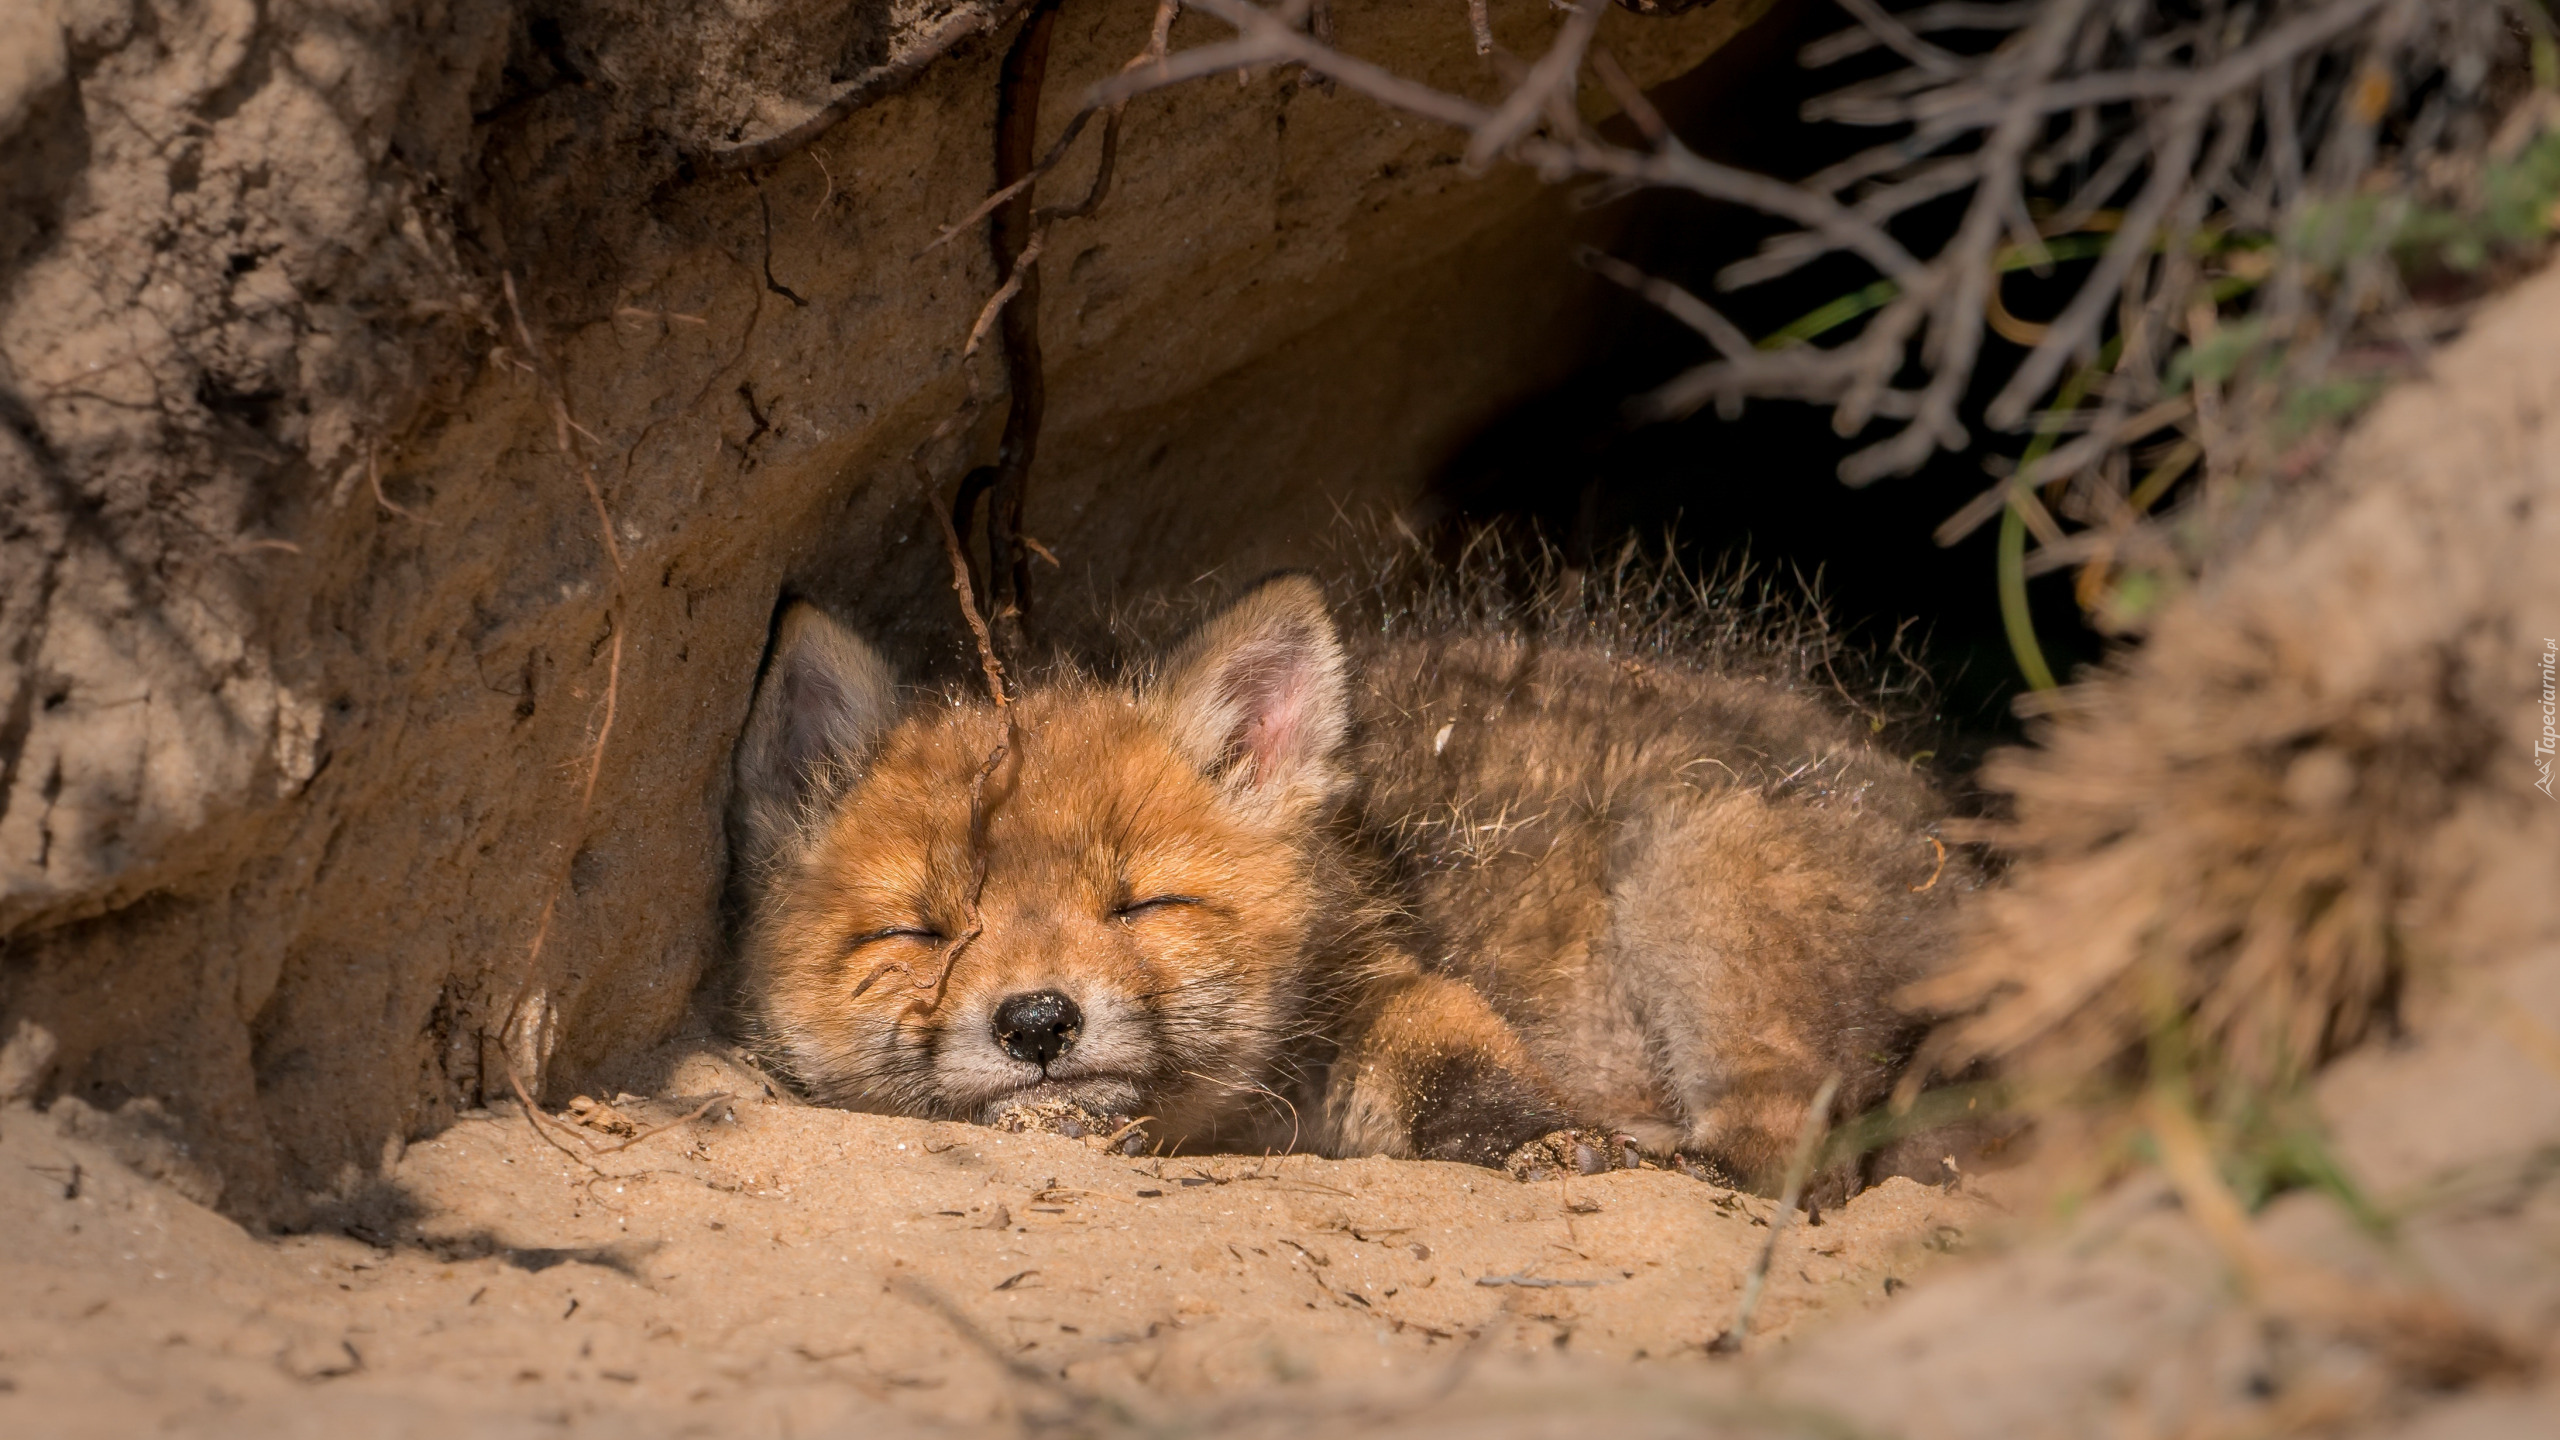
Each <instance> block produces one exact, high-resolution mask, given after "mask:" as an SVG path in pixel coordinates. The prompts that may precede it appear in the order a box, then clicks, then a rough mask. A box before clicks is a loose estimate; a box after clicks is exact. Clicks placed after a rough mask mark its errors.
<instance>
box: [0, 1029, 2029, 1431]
mask: <svg viewBox="0 0 2560 1440" xmlns="http://www.w3.org/2000/svg"><path fill="white" fill-rule="evenodd" d="M730 1073H731V1075H732V1076H735V1080H736V1083H734V1084H733V1086H732V1088H734V1089H737V1090H740V1091H749V1092H750V1093H752V1081H751V1080H749V1079H747V1078H746V1077H744V1076H737V1075H736V1072H730ZM704 1075H711V1076H713V1078H719V1077H718V1075H717V1072H716V1071H714V1070H713V1067H711V1066H710V1065H709V1064H707V1063H706V1064H703V1065H699V1066H696V1067H694V1069H693V1070H692V1071H691V1073H690V1077H689V1078H700V1077H702V1076H704ZM699 1104H700V1102H699V1101H698V1100H697V1099H695V1098H694V1097H692V1096H680V1097H677V1098H675V1099H672V1100H665V1101H654V1102H632V1103H628V1104H626V1105H625V1106H624V1107H623V1108H624V1109H625V1110H626V1111H627V1112H628V1113H629V1115H630V1117H631V1118H632V1119H634V1120H637V1121H640V1122H641V1123H642V1124H663V1123H665V1122H667V1121H670V1120H674V1119H676V1118H678V1117H680V1116H682V1115H683V1114H685V1113H688V1112H690V1111H693V1110H695V1109H697V1108H698V1107H699ZM606 1123H610V1120H609V1119H608V1120H607V1122H606ZM84 1126H85V1127H86V1128H87V1129H88V1130H89V1131H90V1132H92V1133H96V1132H98V1131H99V1130H100V1128H101V1127H100V1121H99V1117H97V1116H96V1115H95V1112H87V1113H85V1114H84V1113H82V1112H81V1111H80V1110H79V1109H78V1108H77V1107H76V1104H75V1106H74V1107H73V1108H72V1109H70V1110H69V1111H66V1110H65V1107H63V1106H61V1105H57V1106H56V1113H55V1114H54V1115H51V1116H45V1115H38V1114H36V1113H35V1112H33V1111H31V1110H28V1109H25V1108H23V1107H19V1108H14V1109H11V1110H9V1111H7V1112H5V1113H0V1233H5V1234H6V1235H7V1236H8V1237H9V1239H8V1241H7V1243H6V1247H5V1248H6V1274H7V1277H8V1278H7V1283H6V1285H5V1289H6V1290H7V1291H8V1293H10V1294H11V1295H13V1296H15V1297H17V1298H16V1299H15V1300H14V1301H13V1302H12V1303H11V1304H10V1305H9V1306H8V1307H7V1313H6V1315H5V1317H0V1385H5V1386H7V1387H8V1388H7V1390H6V1391H5V1393H0V1414H12V1415H14V1417H15V1419H14V1421H13V1423H12V1424H11V1425H9V1426H8V1427H7V1428H8V1429H10V1431H11V1433H14V1434H38V1433H41V1434H64V1435H73V1434H78V1435H125V1434H135V1433H140V1432H143V1431H148V1430H155V1429H160V1428H163V1427H169V1426H175V1427H176V1428H179V1429H183V1430H187V1431H191V1432H197V1433H221V1434H229V1433H243V1434H246V1433H261V1434H263V1433H279V1432H285V1433H299V1430H300V1429H302V1428H306V1427H307V1428H311V1429H314V1430H319V1429H327V1430H338V1429H342V1428H345V1427H347V1426H348V1425H350V1424H355V1425H357V1426H358V1428H361V1429H363V1430H365V1431H367V1432H369V1433H401V1434H405V1433H411V1432H412V1431H418V1432H424V1431H427V1430H431V1429H432V1430H434V1431H437V1432H439V1433H448V1432H449V1431H450V1430H451V1428H452V1426H453V1425H454V1424H455V1423H457V1422H464V1423H468V1424H469V1425H470V1427H471V1428H472V1429H473V1430H475V1431H480V1430H487V1431H489V1432H491V1433H513V1432H514V1431H516V1430H519V1429H522V1430H528V1431H533V1430H550V1429H555V1428H558V1427H561V1426H567V1427H569V1428H572V1429H584V1428H610V1429H612V1430H615V1431H617V1432H622V1433H632V1434H660V1433H667V1434H694V1433H706V1434H707V1433H719V1434H740V1435H803V1434H811V1433H824V1432H829V1431H831V1430H837V1429H841V1428H843V1427H849V1426H856V1425H857V1424H858V1426H859V1428H861V1429H863V1430H864V1431H866V1432H869V1431H876V1430H880V1429H882V1428H884V1427H885V1428H889V1429H895V1428H897V1425H896V1423H893V1422H905V1423H912V1424H914V1425H916V1426H918V1427H933V1428H940V1427H958V1428H963V1429H976V1428H980V1427H985V1426H994V1425H1008V1424H1011V1423H1013V1422H1017V1421H1021V1420H1025V1419H1030V1420H1035V1421H1036V1420H1039V1419H1041V1418H1042V1417H1052V1418H1054V1417H1055V1415H1056V1414H1057V1413H1059V1412H1060V1411H1061V1409H1062V1407H1063V1409H1064V1411H1067V1412H1075V1411H1078V1410H1081V1409H1089V1408H1091V1407H1093V1406H1095V1405H1101V1406H1104V1407H1107V1409H1108V1410H1109V1411H1110V1412H1111V1413H1113V1414H1119V1413H1122V1412H1123V1411H1125V1412H1126V1414H1127V1415H1130V1416H1143V1415H1191V1416H1195V1417H1196V1416H1199V1415H1202V1414H1205V1413H1207V1412H1208V1411H1209V1410H1212V1409H1216V1408H1220V1407H1223V1406H1224V1405H1225V1404H1227V1403H1229V1402H1232V1401H1234V1400H1235V1398H1236V1397H1238V1396H1242V1395H1253V1394H1257V1393H1267V1394H1269V1395H1270V1396H1272V1397H1274V1398H1273V1399H1271V1400H1268V1401H1258V1402H1256V1404H1257V1405H1258V1406H1268V1405H1279V1406H1282V1407H1287V1406H1290V1405H1293V1404H1297V1403H1300V1402H1302V1401H1303V1400H1304V1398H1305V1397H1308V1396H1311V1395H1315V1394H1320V1393H1321V1394H1336V1395H1338V1394H1347V1393H1353V1392H1357V1393H1360V1394H1363V1395H1369V1394H1394V1393H1402V1392H1410V1391H1413V1390H1414V1389H1415V1388H1416V1387H1417V1386H1419V1387H1421V1388H1422V1389H1423V1390H1425V1391H1428V1390H1430V1389H1432V1388H1433V1387H1435V1386H1438V1385H1441V1384H1443V1383H1445V1382H1446V1381H1447V1380H1448V1379H1449V1378H1450V1377H1452V1376H1453V1375H1457V1374H1460V1373H1462V1372H1466V1371H1474V1372H1482V1373H1499V1372H1505V1371H1512V1370H1517V1369H1519V1368H1520V1366H1521V1365H1522V1363H1523V1362H1524V1361H1527V1360H1530V1359H1533V1358H1534V1359H1544V1360H1546V1361H1548V1362H1549V1368H1553V1362H1554V1360H1555V1359H1556V1358H1557V1357H1565V1358H1566V1359H1567V1360H1569V1361H1573V1362H1585V1363H1587V1362H1609V1363H1612V1364H1614V1365H1618V1366H1628V1365H1633V1366H1636V1367H1639V1368H1641V1367H1643V1366H1645V1365H1648V1364H1651V1365H1678V1366H1682V1367H1690V1366H1695V1365H1697V1364H1699V1363H1701V1362H1700V1360H1699V1356H1700V1354H1701V1350H1700V1347H1701V1343H1702V1342H1705V1341H1708V1340H1711V1339H1713V1338H1714V1337H1715V1336H1716V1335H1718V1334H1719V1333H1720V1332H1721V1331H1722V1330H1723V1329H1724V1328H1725V1327H1726V1325H1727V1324H1728V1323H1730V1321H1731V1319H1732V1317H1733V1314H1734V1309H1735V1306H1736V1304H1737V1301H1738V1291H1739V1289H1740V1287H1741V1285H1742V1281H1743V1275H1744V1272H1745V1271H1746V1269H1747V1268H1748V1266H1749V1265H1750V1263H1751V1260H1752V1257H1753V1256H1754V1255H1755V1254H1756V1253H1757V1252H1758V1250H1759V1248H1760V1247H1761V1245H1762V1244H1763V1242H1764V1240H1765V1239H1766V1237H1767V1235H1768V1228H1767V1219H1768V1217H1769V1216H1770V1215H1771V1214H1772V1212H1773V1204H1772V1202H1771V1201H1769V1200H1766V1199H1763V1198H1760V1197H1756V1196H1751V1195H1747V1194H1736V1193H1734V1192H1730V1191H1725V1190H1721V1189H1717V1188H1715V1187H1712V1186H1709V1185H1706V1184H1702V1183H1699V1182H1697V1181H1693V1180H1690V1179H1687V1178H1684V1177H1682V1176H1679V1175H1677V1174H1670V1173H1662V1172H1620V1173H1616V1174H1609V1175H1601V1176H1589V1177H1577V1178H1574V1179H1571V1180H1563V1181H1550V1182H1545V1183H1539V1184H1528V1185H1524V1184H1520V1183H1518V1182H1515V1181H1513V1180H1511V1179H1509V1178H1508V1177H1506V1176H1503V1175H1501V1174H1498V1173H1495V1172H1491V1171H1484V1170H1478V1169H1474V1168H1471V1167H1466V1166H1457V1165H1443V1164H1429V1163H1408V1162H1397V1161H1387V1160H1361V1161H1323V1160H1317V1159H1313V1158H1310V1157H1303V1156H1300V1157H1288V1158H1284V1159H1277V1160H1268V1159H1266V1160H1255V1159H1252V1158H1244V1157H1214V1158H1208V1159H1201V1160H1192V1159H1174V1160H1157V1159H1152V1158H1138V1159H1133V1158H1129V1157H1125V1156H1121V1155H1116V1154H1111V1153H1107V1152H1104V1151H1102V1150H1100V1149H1098V1148H1094V1147H1092V1146H1089V1145H1088V1144H1086V1143H1080V1142H1077V1141H1073V1140H1067V1139H1062V1138H1058V1137H1054V1136H1047V1135H1007V1134H1001V1133H998V1132H996V1131H992V1130H987V1129H982V1128H978V1127H974V1126H963V1125H951V1124H931V1123H923V1122H913V1121H903V1120H895V1119H888V1118H882V1117H877V1116H868V1115H854V1114H847V1113H843V1112H839V1111H832V1110H823V1109H813V1108H809V1107H806V1106H800V1105H794V1104H788V1103H782V1102H778V1101H775V1100H772V1099H768V1098H762V1097H759V1098H756V1099H747V1100H740V1101H736V1102H734V1103H733V1102H726V1101H724V1102H720V1103H717V1104H715V1105H713V1106H712V1108H711V1110H710V1112H709V1113H708V1114H706V1115H704V1116H703V1117H702V1118H700V1119H697V1120H695V1121H693V1122H691V1123H690V1124H680V1125H674V1126H671V1127H670V1128H668V1129H665V1130H661V1131H658V1132H656V1133H655V1134H654V1135H653V1136H652V1137H651V1138H649V1139H646V1140H643V1141H641V1142H639V1143H637V1144H635V1145H632V1146H630V1147H629V1148H627V1149H616V1150H604V1151H597V1150H590V1149H589V1142H590V1141H592V1142H594V1143H595V1144H596V1145H599V1146H612V1145H614V1144H616V1143H617V1137H616V1136H615V1135H614V1134H612V1133H610V1132H609V1131H598V1130H594V1129H589V1128H585V1127H580V1126H573V1125H571V1124H569V1123H566V1122H565V1121H555V1123H554V1125H553V1127H551V1130H550V1133H549V1134H538V1133H537V1132H536V1130H535V1129H534V1128H532V1127H531V1126H530V1125H528V1123H527V1120H526V1117H525V1116H524V1114H523V1112H522V1111H521V1110H518V1109H515V1108H514V1107H509V1108H508V1109H506V1110H505V1111H503V1112H487V1113H479V1114H473V1115H470V1116H466V1117H465V1118H463V1119H462V1120H461V1121H460V1123H458V1124H456V1125H454V1126H453V1127H451V1128H450V1129H448V1130H446V1131H444V1132H443V1133H442V1134H440V1135H438V1136H436V1137H435V1138H433V1139H431V1140H427V1141H423V1142H421V1143H419V1144H416V1145H413V1146H411V1147H409V1149H408V1150H407V1152H406V1153H405V1154H404V1155H402V1156H401V1157H399V1159H398V1161H397V1163H396V1164H395V1165H393V1166H392V1167H391V1168H390V1170H389V1172H388V1174H387V1176H386V1177H385V1179H384V1180H382V1181H381V1182H380V1183H378V1184H376V1185H375V1186H373V1187H372V1188H371V1189H370V1190H369V1191H368V1192H367V1198H366V1199H365V1200H363V1201H362V1202H360V1203H359V1204H358V1205H356V1206H354V1207H352V1208H351V1209H350V1210H349V1212H348V1213H347V1215H346V1216H345V1217H344V1218H343V1221H342V1225H341V1227H340V1228H339V1229H338V1230H337V1231H336V1232H335V1233H317V1234H304V1235H294V1236H288V1237H283V1238H280V1239H275V1240H271V1241H270V1240H261V1239H257V1238H253V1237H251V1236H250V1235H248V1234H246V1233H244V1232H242V1231H241V1230H239V1229H238V1228H237V1227H235V1226H233V1225H232V1224H230V1222H228V1221H226V1220H223V1219H221V1218H219V1217H218V1216H215V1215H213V1214H211V1213H209V1212H207V1211H205V1210H203V1209H201V1208H199V1207H197V1206H195V1205H193V1204H191V1203H189V1202H187V1201H186V1200H184V1199H183V1198H181V1197H180V1196H178V1195H175V1194H173V1193H171V1192H170V1191H169V1190H168V1189H166V1188H165V1187H162V1186H158V1185H155V1184H152V1183H151V1182H148V1181H146V1180H143V1179H142V1178H140V1177H139V1176H137V1175H135V1174H134V1173H133V1172H132V1171H130V1170H128V1169H127V1168H126V1167H125V1166H123V1165H122V1164H120V1163H119V1162H118V1161H117V1160H116V1159H115V1158H114V1155H113V1154H112V1153H111V1151H112V1149H113V1144H112V1143H111V1144H106V1145H102V1144H100V1143H97V1142H96V1141H94V1140H91V1139H84V1138H81V1136H80V1135H79V1134H76V1133H64V1132H65V1131H66V1130H71V1131H79V1130H81V1129H83V1127H84ZM108 1138H109V1140H110V1141H111V1142H112V1141H115V1140H116V1139H118V1138H119V1137H115V1136H109V1137H108ZM555 1141H557V1142H558V1143H554V1142H555ZM127 1143H129V1142H127ZM1994 1215H1995V1212H1994V1210H1993V1209H1992V1207H1991V1206H1990V1205H1989V1204H1987V1203H1986V1202H1985V1201H1983V1200H1981V1199H1979V1198H1975V1197H1972V1196H1969V1195H1966V1194H1962V1193H1948V1192H1946V1191H1942V1190H1939V1189H1935V1188H1930V1187H1925V1186H1921V1185H1917V1184H1914V1183H1912V1182H1910V1181H1908V1180H1897V1181H1894V1182H1892V1183H1889V1184H1887V1185H1885V1186H1881V1187H1878V1188H1877V1189H1875V1190H1872V1191H1870V1192H1868V1193H1867V1194H1865V1195H1862V1196H1860V1197H1859V1198H1858V1199H1857V1200H1856V1201H1855V1202H1854V1203H1852V1204H1851V1205H1849V1206H1848V1207H1847V1208H1846V1209H1845V1210H1844V1211H1838V1212H1834V1213H1831V1214H1826V1215H1824V1216H1822V1217H1821V1223H1820V1224H1819V1225H1817V1226H1801V1225H1800V1226H1799V1228H1797V1229H1795V1230H1794V1231H1792V1232H1791V1233H1789V1234H1788V1235H1787V1236H1786V1237H1785V1238H1784V1241H1783V1243H1782V1245H1781V1247H1780V1252H1779V1256H1778V1263H1776V1264H1775V1265H1774V1266H1773V1268H1772V1270H1771V1272H1770V1285H1769V1292H1768V1295H1767V1297H1766V1299H1765V1300H1764V1302H1763V1304H1762V1307H1761V1309H1760V1312H1759V1317H1758V1320H1757V1323H1756V1324H1755V1326H1754V1329H1755V1331H1756V1332H1757V1334H1758V1337H1759V1338H1758V1339H1756V1340H1755V1342H1754V1343H1755V1344H1763V1345H1781V1346H1783V1345H1785V1344H1787V1343H1789V1337H1790V1336H1791V1335H1792V1334H1793V1333H1794V1332H1796V1331H1797V1330H1799V1329H1800V1328H1802V1327H1803V1326H1805V1325H1807V1324H1810V1323H1816V1322H1819V1321H1822V1320H1824V1319H1827V1318H1829V1317H1834V1316H1840V1315H1855V1314H1858V1313H1861V1312H1864V1311H1866V1310H1869V1309H1872V1308H1876V1307H1882V1306H1888V1305H1891V1304H1894V1303H1896V1301H1895V1300H1894V1299H1892V1298H1889V1297H1892V1296H1896V1295H1898V1294H1899V1293H1900V1292H1902V1291H1903V1290H1905V1289H1906V1288H1907V1281H1908V1280H1909V1278H1910V1277H1916V1276H1920V1275H1922V1274H1924V1273H1925V1272H1926V1271H1928V1270H1929V1269H1930V1268H1931V1267H1932V1265H1933V1264H1934V1263H1936V1262H1938V1261H1940V1260H1942V1259H1943V1257H1944V1255H1945V1254H1946V1253H1948V1252H1950V1251H1953V1250H1956V1249H1959V1248H1961V1247H1963V1246H1965V1245H1966V1244H1967V1243H1968V1241H1969V1237H1970V1235H1971V1233H1972V1232H1973V1230H1974V1229H1975V1228H1976V1227H1977V1226H1979V1225H1982V1224H1984V1223H1985V1222H1986V1221H1988V1220H1990V1219H1991V1218H1993V1217H1994ZM20 1424H23V1425H26V1426H28V1427H29V1428H26V1429H19V1428H17V1427H18V1425H20Z"/></svg>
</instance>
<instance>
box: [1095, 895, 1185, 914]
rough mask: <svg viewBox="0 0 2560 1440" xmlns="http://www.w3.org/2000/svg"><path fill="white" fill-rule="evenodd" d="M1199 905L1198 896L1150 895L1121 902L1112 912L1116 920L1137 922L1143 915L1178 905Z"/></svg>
mask: <svg viewBox="0 0 2560 1440" xmlns="http://www.w3.org/2000/svg"><path fill="white" fill-rule="evenodd" d="M1199 903H1200V897H1199V896H1197V895H1149V896H1147V897H1145V898H1143V899H1139V900H1127V901H1123V902H1121V904H1120V905H1119V906H1117V907H1116V908H1114V909H1113V910H1112V912H1111V918H1112V919H1114V920H1135V919H1137V918H1138V917H1139V916H1141V915H1146V914H1150V913H1152V912H1154V911H1158V910H1165V909H1170V908H1172V907H1173V906H1176V905H1197V904H1199Z"/></svg>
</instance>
